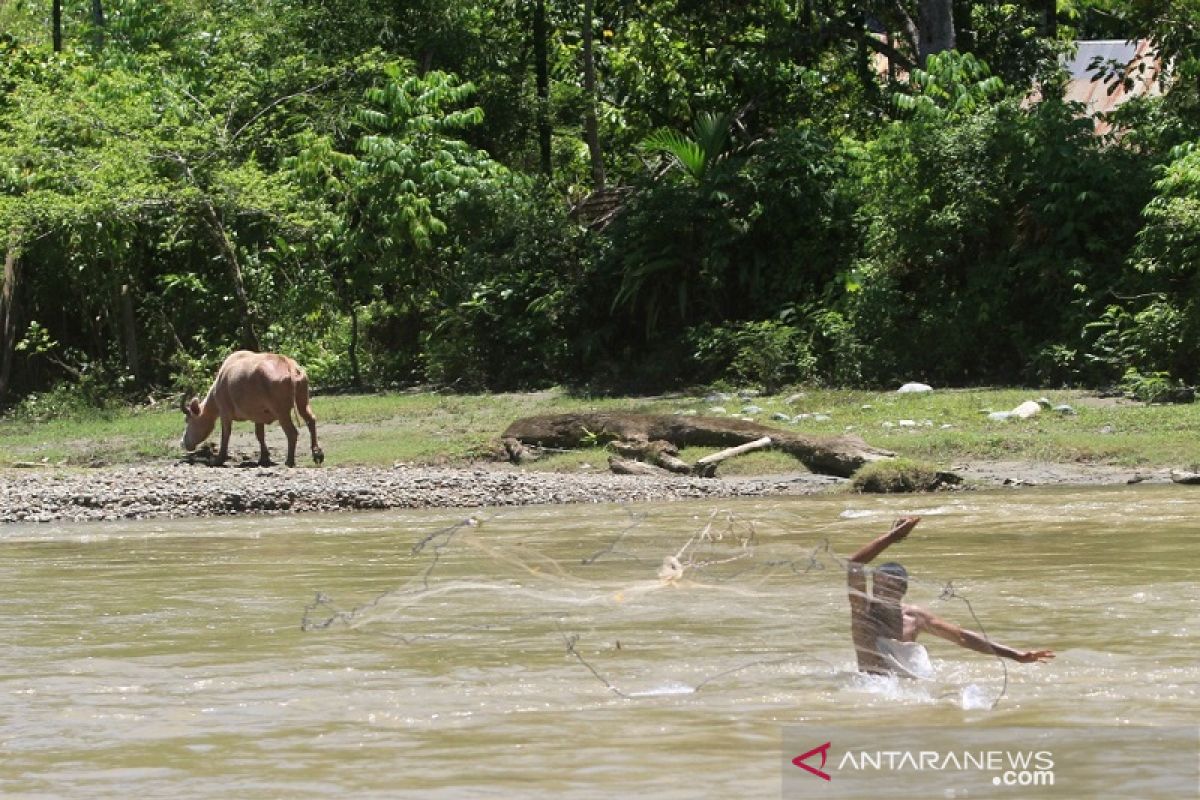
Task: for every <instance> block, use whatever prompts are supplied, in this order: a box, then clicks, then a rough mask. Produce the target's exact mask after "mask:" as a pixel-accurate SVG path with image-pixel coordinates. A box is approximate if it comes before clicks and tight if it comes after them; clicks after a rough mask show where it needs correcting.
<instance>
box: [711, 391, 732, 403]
mask: <svg viewBox="0 0 1200 800" xmlns="http://www.w3.org/2000/svg"><path fill="white" fill-rule="evenodd" d="M732 399H733V395H731V394H729V393H728V392H713V393H712V394H710V395H708V396H707V397H705V398H704V402H706V403H708V404H709V405H716V404H717V403H728V402H729V401H730V400H732Z"/></svg>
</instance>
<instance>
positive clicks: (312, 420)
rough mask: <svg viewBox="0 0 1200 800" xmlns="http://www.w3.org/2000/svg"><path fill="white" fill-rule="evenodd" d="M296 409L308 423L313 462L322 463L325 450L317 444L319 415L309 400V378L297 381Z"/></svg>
mask: <svg viewBox="0 0 1200 800" xmlns="http://www.w3.org/2000/svg"><path fill="white" fill-rule="evenodd" d="M296 411H298V412H299V413H300V416H301V418H303V420H304V423H305V424H306V425H308V435H309V437H310V438H311V439H312V459H313V463H315V464H320V463H322V462H323V461H325V452H324V451H323V450H321V448H320V446H319V445H318V444H317V417H316V415H315V414H313V410H312V404H311V403H309V402H308V378H301V379H300V380H298V381H296Z"/></svg>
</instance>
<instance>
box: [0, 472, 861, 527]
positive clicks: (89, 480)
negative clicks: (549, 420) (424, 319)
mask: <svg viewBox="0 0 1200 800" xmlns="http://www.w3.org/2000/svg"><path fill="white" fill-rule="evenodd" d="M841 483H843V481H842V480H841V479H838V478H832V477H829V476H824V475H808V474H796V475H773V476H768V477H762V478H730V479H720V478H717V479H702V478H679V477H664V478H654V477H643V476H631V475H611V474H607V473H605V474H594V475H592V474H578V473H576V474H560V473H544V472H539V473H530V472H520V471H517V470H514V469H509V468H465V469H444V468H442V469H439V468H430V467H395V468H392V469H380V468H357V467H338V468H329V469H290V470H289V469H287V468H284V467H271V468H266V469H262V468H257V467H255V468H242V467H225V468H219V469H218V468H210V467H204V466H189V465H175V464H164V465H161V466H136V467H104V468H99V469H91V470H86V471H68V470H59V469H47V470H40V469H39V470H4V471H3V472H0V523H10V522H56V521H73V522H84V521H99V520H119V519H146V518H151V517H205V516H221V515H228V514H278V513H288V512H292V513H295V512H313V511H339V510H361V509H384V508H437V507H452V506H458V507H477V506H511V505H533V504H541V503H610V502H631V501H649V500H683V499H697V498H705V497H762V496H770V495H789V494H791V495H795V494H813V493H816V492H821V491H825V490H827V489H829V488H830V487H832V486H836V485H838V484H841Z"/></svg>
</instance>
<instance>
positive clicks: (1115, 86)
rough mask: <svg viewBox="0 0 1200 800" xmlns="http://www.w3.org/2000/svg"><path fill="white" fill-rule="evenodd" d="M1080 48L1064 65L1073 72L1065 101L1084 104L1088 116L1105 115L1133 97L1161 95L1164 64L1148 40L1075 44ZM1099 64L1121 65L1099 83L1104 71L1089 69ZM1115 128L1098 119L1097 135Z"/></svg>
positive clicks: (1107, 40)
mask: <svg viewBox="0 0 1200 800" xmlns="http://www.w3.org/2000/svg"><path fill="white" fill-rule="evenodd" d="M1076 45H1077V49H1076V51H1075V54H1074V55H1073V56H1072V57H1070V59H1064V63H1063V66H1064V67H1065V68H1066V70H1067V72H1069V73H1070V75H1071V79H1070V81H1069V82H1068V84H1067V93H1066V98H1065V99H1066V100H1068V101H1071V102H1075V103H1083V104H1084V106H1086V107H1087V113H1088V115H1089V116H1091V117H1093V118H1095V117H1096V116H1097V115H1098V114H1105V113H1108V112H1110V111H1112V110H1114V109H1115V108H1116V107H1117V106H1119V105H1121V104H1122V103H1124V102H1125V101H1126V100H1129V99H1131V98H1134V97H1147V96H1149V97H1154V96H1157V95H1160V94H1161V93H1162V89H1161V87H1160V85H1159V74H1160V73H1161V72H1162V61H1161V59H1159V57H1158V54H1157V53H1156V52H1155V51H1154V49H1153V48H1152V47H1151V46H1150V42H1149V40H1146V39H1138V40H1136V41H1121V40H1119V39H1099V40H1093V41H1081V42H1076ZM1097 60H1099V63H1100V64H1102V65H1104V66H1105V67H1108V66H1109V65H1112V64H1115V65H1119V68H1118V70H1117V71H1116V74H1114V75H1111V76H1107V77H1108V79H1107V80H1100V79H1099V77H1100V75H1101V74H1103V71H1102V70H1097V69H1089V67H1091V66H1092V64H1095V63H1097ZM1111 129H1112V126H1111V125H1109V124H1108V123H1107V122H1104V121H1102V120H1100V119H1097V120H1096V133H1108V132H1109V131H1110V130H1111Z"/></svg>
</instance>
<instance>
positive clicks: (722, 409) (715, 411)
mask: <svg viewBox="0 0 1200 800" xmlns="http://www.w3.org/2000/svg"><path fill="white" fill-rule="evenodd" d="M708 413H710V414H717V415H720V414H728V413H729V412H728V411H726V410H725V407H724V406H713V407H712V408H710V409H709V410H708Z"/></svg>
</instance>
